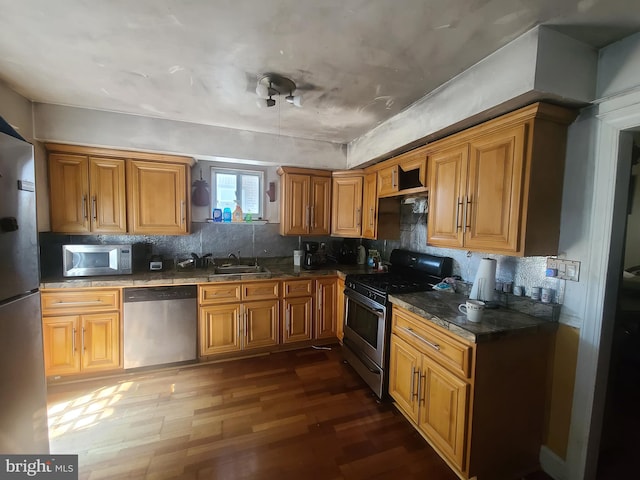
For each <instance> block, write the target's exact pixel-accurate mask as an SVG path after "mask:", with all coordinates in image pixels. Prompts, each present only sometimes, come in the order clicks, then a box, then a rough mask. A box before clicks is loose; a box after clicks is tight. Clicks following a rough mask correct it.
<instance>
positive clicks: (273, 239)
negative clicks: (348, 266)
mask: <svg viewBox="0 0 640 480" xmlns="http://www.w3.org/2000/svg"><path fill="white" fill-rule="evenodd" d="M279 227H280V225H279V224H276V223H271V224H265V225H258V224H251V225H249V224H233V223H230V224H221V223H196V222H194V223H192V224H191V234H189V235H64V234H58V233H50V232H42V233H40V271H41V275H42V277H43V278H47V277H58V276H61V275H62V245H65V244H131V245H132V246H133V248H132V250H133V263H134V270H137V271H143V270H146V268H147V266H146V265H147V261H148V260H149V257H150V256H151V255H156V254H157V255H162V256H163V257H164V258H165V259H168V260H173V259H174V258H176V257H180V258H182V257H185V258H189V256H190V254H191V253H195V254H197V255H204V254H207V253H211V254H213V256H214V257H215V258H225V257H227V256H228V255H229V254H230V253H233V254H236V255H237V254H238V251H240V256H241V257H242V258H244V259H247V260H251V261H253V259H254V258H255V257H292V256H293V250H295V249H297V248H298V245H299V244H298V241H299V237H283V236H280V234H279V233H278V231H279ZM300 240H301V241H303V242H304V241H317V242H324V243H326V245H327V249H328V250H329V251H330V250H331V247H332V245H334V244H335V239H333V238H331V237H303V238H301V239H300Z"/></svg>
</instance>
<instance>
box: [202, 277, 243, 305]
mask: <svg viewBox="0 0 640 480" xmlns="http://www.w3.org/2000/svg"><path fill="white" fill-rule="evenodd" d="M240 286H241V285H240V283H239V282H238V283H216V284H210V285H200V295H199V299H200V304H201V305H213V304H217V303H231V302H239V301H240V299H241V296H240Z"/></svg>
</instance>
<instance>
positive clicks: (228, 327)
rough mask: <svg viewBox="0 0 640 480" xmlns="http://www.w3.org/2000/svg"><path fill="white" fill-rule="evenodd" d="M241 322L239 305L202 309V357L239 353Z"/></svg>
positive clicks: (214, 306) (240, 346)
mask: <svg viewBox="0 0 640 480" xmlns="http://www.w3.org/2000/svg"><path fill="white" fill-rule="evenodd" d="M239 321H240V304H238V303H236V304H230V305H213V306H206V307H200V355H201V356H204V355H215V354H218V353H229V352H237V351H239V350H240V349H241V348H242V344H241V342H240V328H239V327H240V324H239Z"/></svg>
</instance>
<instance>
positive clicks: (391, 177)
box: [378, 162, 398, 197]
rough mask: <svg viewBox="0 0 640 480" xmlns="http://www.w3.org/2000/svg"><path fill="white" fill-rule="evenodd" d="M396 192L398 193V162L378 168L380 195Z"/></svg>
mask: <svg viewBox="0 0 640 480" xmlns="http://www.w3.org/2000/svg"><path fill="white" fill-rule="evenodd" d="M383 163H386V162H383ZM392 163H393V162H392ZM396 193H398V164H397V163H396V164H392V165H389V166H387V167H384V168H381V169H380V170H378V196H379V197H384V196H387V195H395V194H396Z"/></svg>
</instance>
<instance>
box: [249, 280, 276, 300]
mask: <svg viewBox="0 0 640 480" xmlns="http://www.w3.org/2000/svg"><path fill="white" fill-rule="evenodd" d="M278 283H279V282H278V281H272V282H259V283H243V284H242V300H275V299H277V298H278Z"/></svg>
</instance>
